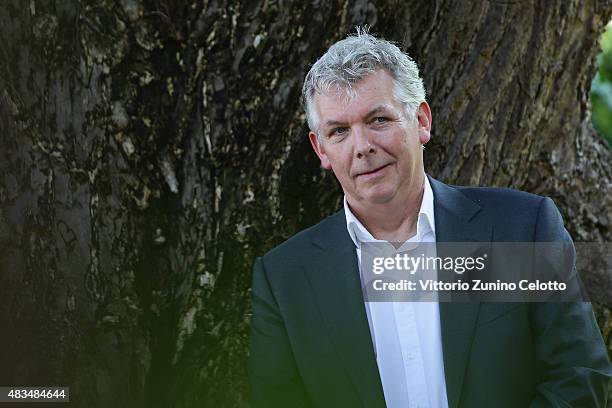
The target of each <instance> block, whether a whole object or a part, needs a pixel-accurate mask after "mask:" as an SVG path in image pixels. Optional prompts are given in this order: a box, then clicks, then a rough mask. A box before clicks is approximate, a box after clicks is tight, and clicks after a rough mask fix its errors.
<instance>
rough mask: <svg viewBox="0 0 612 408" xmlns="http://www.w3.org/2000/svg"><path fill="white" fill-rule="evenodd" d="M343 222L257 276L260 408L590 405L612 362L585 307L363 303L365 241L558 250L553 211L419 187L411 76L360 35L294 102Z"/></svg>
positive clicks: (259, 266) (418, 89) (255, 390)
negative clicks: (337, 196)
mask: <svg viewBox="0 0 612 408" xmlns="http://www.w3.org/2000/svg"><path fill="white" fill-rule="evenodd" d="M303 100H304V107H305V110H306V115H307V120H308V125H309V128H310V133H309V138H310V142H311V144H312V147H313V149H314V151H315V153H316V154H317V156H318V157H319V159H320V161H321V165H322V166H323V167H324V168H325V169H327V170H331V171H333V172H334V175H335V176H336V178H337V179H338V181H339V182H340V185H341V186H342V189H343V191H344V195H345V198H344V208H343V209H342V210H340V211H339V212H337V213H336V214H334V215H332V216H330V217H328V218H327V219H325V220H323V221H322V222H320V223H319V224H317V225H315V226H314V227H311V228H309V229H307V230H305V231H302V232H301V233H299V234H297V235H296V236H294V237H292V238H291V239H289V240H288V241H286V242H285V243H283V244H281V245H280V246H278V247H276V248H274V249H273V250H271V251H270V252H268V253H267V254H266V255H265V256H263V257H262V258H258V259H257V260H256V262H255V266H254V271H253V274H254V276H253V319H252V325H251V327H252V330H251V348H250V353H251V355H250V362H249V373H250V380H251V386H252V402H253V406H255V407H274V406H278V407H311V406H313V407H368V408H369V407H384V406H387V407H432V408H433V407H436V408H437V407H447V406H448V407H481V406H482V407H484V406H487V407H488V406H494V407H528V406H529V407H550V406H558V407H570V406H576V407H578V406H580V407H599V406H605V403H606V391H607V387H608V383H609V379H610V372H611V370H610V363H609V361H608V358H607V355H606V350H605V347H604V345H603V341H602V338H601V335H600V334H599V330H598V328H597V324H596V322H595V320H594V317H593V313H592V310H591V306H590V304H589V303H585V302H578V303H522V302H521V303H483V302H470V303H467V302H466V303H452V302H448V303H446V302H364V297H363V292H362V285H363V282H362V281H361V279H362V274H360V267H361V266H362V265H361V262H362V256H361V252H360V248H361V247H362V246H363V245H364V244H365V243H367V242H385V241H388V242H394V243H410V242H462V241H478V242H492V241H499V242H521V241H523V242H525V241H531V242H533V241H564V240H569V236H568V234H567V232H566V231H565V229H564V227H563V222H562V220H561V217H560V214H559V212H558V211H557V209H556V207H555V206H554V204H553V203H552V201H551V200H550V199H548V198H543V197H538V196H535V195H532V194H527V193H522V192H517V191H512V190H505V189H485V188H460V187H451V186H447V185H445V184H442V183H440V182H438V181H436V180H434V179H432V178H429V177H428V176H426V174H425V172H424V168H423V146H424V145H425V144H426V143H427V142H428V141H429V139H430V129H431V123H432V115H431V112H430V109H429V106H428V104H427V102H426V101H425V90H424V87H423V83H422V80H421V78H420V77H419V74H418V68H417V66H416V64H415V63H414V62H413V61H412V60H411V59H410V58H409V57H408V56H407V55H406V54H404V53H402V52H401V51H400V50H399V49H398V48H397V47H396V46H395V45H393V44H391V43H389V42H387V41H384V40H379V39H376V38H374V37H373V36H371V35H369V34H367V33H364V32H358V33H357V35H355V36H351V37H348V38H346V39H344V40H342V41H339V42H337V43H336V44H334V45H333V46H332V47H331V48H330V49H329V50H328V51H327V52H326V53H325V55H323V56H322V57H321V58H320V59H319V60H318V61H317V62H316V63H315V64H314V65H313V66H312V68H311V70H310V72H309V73H308V75H307V76H306V80H305V83H304V88H303Z"/></svg>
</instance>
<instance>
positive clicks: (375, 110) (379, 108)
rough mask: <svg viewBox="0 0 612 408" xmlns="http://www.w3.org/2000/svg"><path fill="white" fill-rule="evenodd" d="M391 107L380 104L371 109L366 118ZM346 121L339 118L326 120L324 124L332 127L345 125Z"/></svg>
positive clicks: (384, 111) (386, 110)
mask: <svg viewBox="0 0 612 408" xmlns="http://www.w3.org/2000/svg"><path fill="white" fill-rule="evenodd" d="M388 112H389V109H388V108H387V106H385V105H378V106H376V107H375V108H373V109H371V110H370V111H369V112H368V113H367V114H366V115H365V117H366V118H369V117H370V116H373V115H375V114H377V113H388ZM345 124H346V122H340V121H337V120H328V121H326V122H325V124H324V126H325V127H332V126H338V125H345Z"/></svg>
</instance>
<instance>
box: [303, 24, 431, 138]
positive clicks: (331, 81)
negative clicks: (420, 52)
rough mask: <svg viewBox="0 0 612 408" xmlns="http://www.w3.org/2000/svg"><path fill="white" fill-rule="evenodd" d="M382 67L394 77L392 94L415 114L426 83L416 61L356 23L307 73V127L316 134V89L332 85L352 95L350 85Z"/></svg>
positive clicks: (305, 88)
mask: <svg viewBox="0 0 612 408" xmlns="http://www.w3.org/2000/svg"><path fill="white" fill-rule="evenodd" d="M381 68H384V69H386V70H387V71H388V72H389V74H391V76H392V77H393V94H394V96H395V98H396V99H397V100H398V101H400V102H402V103H403V104H404V107H405V110H406V114H407V116H408V117H410V118H414V117H415V116H416V110H417V108H418V107H419V105H420V104H421V102H423V101H425V87H424V85H423V79H421V77H420V76H419V68H418V66H417V64H416V63H415V62H414V61H413V60H412V58H410V56H408V54H406V53H403V52H402V51H401V50H400V49H399V48H398V47H397V46H396V45H395V44H393V43H392V42H389V41H386V40H382V39H378V38H376V37H374V36H372V35H371V34H369V33H368V32H367V29H363V28H360V27H357V33H356V34H354V35H349V36H348V37H347V38H345V39H344V40H341V41H338V42H337V43H335V44H333V45H332V46H331V47H330V48H329V50H327V52H326V53H325V54H323V56H322V57H321V58H319V59H318V60H317V62H315V63H314V64H313V65H312V67H311V68H310V71H308V74H307V75H306V79H305V80H304V86H303V87H302V105H303V107H304V110H305V112H306V120H307V121H308V127H309V128H310V130H311V131H312V132H314V133H316V134H317V135H318V134H319V132H318V127H319V118H318V117H317V116H318V115H317V112H316V110H315V109H314V105H313V100H314V95H315V93H319V94H325V93H326V92H327V91H328V90H329V89H330V88H331V87H332V86H335V88H336V89H337V90H344V91H346V92H347V96H348V97H349V98H351V97H353V96H354V93H353V89H352V85H353V84H355V83H357V82H359V81H360V80H362V79H363V78H365V77H366V76H368V75H370V74H372V73H374V72H375V71H377V70H378V69H381Z"/></svg>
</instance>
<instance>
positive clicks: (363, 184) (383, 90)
mask: <svg viewBox="0 0 612 408" xmlns="http://www.w3.org/2000/svg"><path fill="white" fill-rule="evenodd" d="M354 91H355V97H354V98H352V99H350V100H347V98H346V94H345V92H344V91H336V90H330V91H329V92H328V93H327V94H326V95H320V94H315V97H314V103H313V105H314V107H313V108H314V109H316V112H317V114H318V117H319V136H320V138H319V139H317V137H316V135H315V133H313V132H310V134H309V138H310V142H311V144H312V147H313V148H314V150H315V152H316V153H317V156H319V159H320V160H321V165H322V166H323V167H324V168H325V169H327V170H330V169H331V170H332V171H333V172H334V174H335V175H336V177H337V178H338V181H339V182H340V185H341V186H342V189H343V190H344V194H346V196H347V200H348V201H349V204H351V206H358V207H360V208H362V209H367V208H369V207H370V206H372V205H376V204H386V203H389V202H391V201H392V200H404V199H406V198H407V197H409V196H410V195H411V192H414V191H418V193H420V191H421V188H422V183H423V172H424V171H423V149H422V145H423V144H424V143H427V141H429V138H430V133H429V130H430V125H431V113H430V110H429V106H428V105H427V103H426V102H423V103H422V104H421V106H419V108H418V112H417V118H415V119H409V118H408V117H407V114H406V112H405V109H404V106H403V104H402V103H401V102H399V101H397V100H396V99H395V97H394V96H393V79H392V77H391V75H390V74H389V73H388V72H387V71H386V70H383V69H381V70H378V71H376V72H375V73H373V74H371V75H369V76H367V77H366V78H364V79H362V80H361V81H360V82H358V83H357V84H355V85H354Z"/></svg>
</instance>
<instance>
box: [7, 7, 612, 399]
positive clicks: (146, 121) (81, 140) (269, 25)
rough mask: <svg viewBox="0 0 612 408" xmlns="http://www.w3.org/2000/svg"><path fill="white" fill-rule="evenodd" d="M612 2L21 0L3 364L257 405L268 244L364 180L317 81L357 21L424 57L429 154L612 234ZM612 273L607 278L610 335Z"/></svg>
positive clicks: (600, 293)
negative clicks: (250, 381)
mask: <svg viewBox="0 0 612 408" xmlns="http://www.w3.org/2000/svg"><path fill="white" fill-rule="evenodd" d="M611 14H612V3H611V2H610V1H609V0H605V1H604V0H593V1H582V0H563V1H557V2H553V3H551V2H546V4H544V2H541V1H537V0H531V1H522V2H508V1H490V0H478V1H471V2H462V1H450V0H438V1H433V2H432V1H429V0H427V1H424V0H420V1H417V0H405V1H404V0H402V1H400V0H330V1H323V0H311V1H276V0H252V1H224V0H201V1H196V0H192V1H172V0H147V1H144V0H103V1H93V0H91V1H87V0H83V1H76V0H54V1H47V0H45V1H42V0H27V1H22V0H7V1H3V2H2V5H0V36H1V37H0V38H1V40H2V41H0V331H1V334H0V384H1V385H24V386H25V385H63V386H69V387H70V389H71V405H72V406H77V407H109V406H115V407H196V406H197V407H247V406H248V403H247V400H248V388H247V383H246V365H245V363H246V358H247V344H248V330H249V318H250V299H249V296H250V285H251V265H252V263H253V260H254V258H255V256H258V255H262V254H263V253H265V252H266V251H267V250H268V249H270V248H272V247H273V246H275V245H277V244H279V243H280V242H282V241H283V240H285V239H287V238H288V237H290V236H291V235H293V234H294V233H295V232H297V231H299V230H300V229H303V228H305V227H307V226H309V225H312V224H314V223H316V222H317V221H319V220H320V219H321V218H323V217H324V216H326V215H327V214H330V213H332V212H333V211H335V210H336V209H338V208H339V207H340V205H341V199H342V195H341V192H340V189H339V188H338V186H337V184H336V182H335V180H334V179H333V177H332V176H331V175H330V174H328V173H325V172H323V171H322V170H321V169H320V167H319V163H318V162H317V160H316V157H315V155H314V154H313V153H312V152H311V151H310V146H309V143H308V140H307V129H306V126H305V124H304V115H303V112H302V110H301V108H300V106H299V95H300V88H301V84H302V80H303V78H304V75H305V74H306V72H307V71H308V69H309V66H310V64H312V63H313V62H314V61H315V60H316V58H318V57H319V56H320V55H321V54H322V53H323V52H324V51H325V50H326V48H327V47H329V45H331V44H332V43H333V42H335V41H337V40H339V39H341V38H344V37H345V36H346V35H347V34H348V33H350V32H351V31H353V29H354V27H355V25H365V24H367V25H369V26H370V27H371V28H370V31H371V33H373V34H376V35H379V36H382V37H384V38H386V39H389V40H392V41H396V42H397V43H398V44H399V45H400V47H401V48H402V49H404V50H406V51H407V52H408V53H409V54H410V55H411V56H412V57H413V58H414V59H415V60H416V61H417V63H418V64H419V66H420V68H421V72H422V75H423V77H424V80H425V85H426V89H427V91H428V96H427V98H428V101H429V103H430V105H431V106H432V112H433V140H432V141H431V143H430V144H429V145H428V148H427V150H426V151H425V160H426V169H427V171H428V173H429V174H431V175H432V176H434V177H436V178H438V179H441V180H443V181H445V182H447V183H451V184H463V185H487V186H502V187H512V188H517V189H521V190H526V191H530V192H533V193H536V194H541V195H546V196H549V197H551V198H553V200H554V201H555V203H556V204H557V206H558V207H559V209H560V211H561V212H562V214H563V217H564V219H565V223H566V227H567V228H568V230H569V231H570V233H571V235H572V237H573V239H574V240H575V241H577V242H594V241H596V242H610V241H612V224H611V223H612V194H611V193H612V167H611V158H612V152H611V150H610V146H611V142H610V140H611V139H610V135H611V131H612V130H611V129H612V119H611V118H612V115H611V114H610V111H611V107H612V82H611V81H612V69H611V67H612V55H611V52H612V51H611V42H612V40H611V37H612V34H611V30H610V25H609V24H608V22H609V21H610V19H611ZM606 25H607V27H608V28H607V31H606V34H605V35H604V36H603V37H602V34H603V33H604V30H605V29H606ZM602 48H603V51H602ZM594 78H595V79H594ZM591 89H592V92H591ZM593 122H594V123H595V127H596V128H597V129H598V130H599V132H600V133H597V132H596V131H595V128H594V126H593ZM605 137H607V139H606V138H605ZM602 273H603V272H602V271H601V270H600V269H597V268H593V270H592V271H590V272H589V273H588V274H585V275H584V276H583V279H584V281H585V284H586V287H587V290H588V292H589V295H590V296H591V300H592V301H593V304H594V307H595V310H596V314H597V318H598V322H599V324H600V328H601V330H602V334H603V336H604V339H605V341H606V343H607V344H608V346H609V347H610V345H611V336H610V332H611V330H612V318H611V317H610V310H611V308H612V296H611V295H612V290H611V289H610V288H611V287H612V283H611V282H610V280H609V276H606V275H605V274H602Z"/></svg>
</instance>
